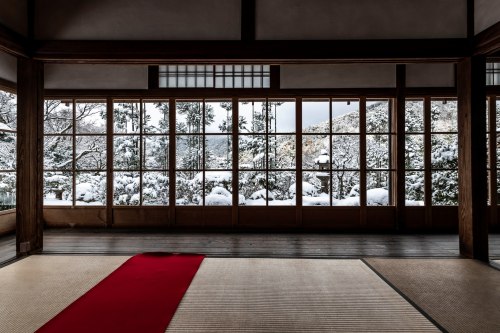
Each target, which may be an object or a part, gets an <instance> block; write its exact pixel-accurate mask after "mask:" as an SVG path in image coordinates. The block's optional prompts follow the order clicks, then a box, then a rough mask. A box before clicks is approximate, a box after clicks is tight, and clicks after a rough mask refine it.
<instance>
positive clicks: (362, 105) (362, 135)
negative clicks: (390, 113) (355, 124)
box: [359, 97, 367, 227]
mask: <svg viewBox="0 0 500 333" xmlns="http://www.w3.org/2000/svg"><path fill="white" fill-rule="evenodd" d="M359 152H360V156H359V169H360V170H359V171H360V175H359V207H360V216H359V217H360V225H361V226H363V227H366V222H367V219H366V200H367V196H366V97H361V98H360V99H359Z"/></svg>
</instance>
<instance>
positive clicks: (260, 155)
mask: <svg viewBox="0 0 500 333" xmlns="http://www.w3.org/2000/svg"><path fill="white" fill-rule="evenodd" d="M239 157H240V159H239V168H240V169H265V168H266V158H267V156H266V137H265V136H264V135H240V136H239Z"/></svg>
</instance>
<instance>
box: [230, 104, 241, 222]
mask: <svg viewBox="0 0 500 333" xmlns="http://www.w3.org/2000/svg"><path fill="white" fill-rule="evenodd" d="M231 101H232V103H233V118H232V127H233V129H232V135H231V139H232V141H233V151H232V158H233V170H232V174H233V179H232V182H231V186H232V188H233V196H232V199H233V209H232V212H231V213H232V216H231V225H232V227H235V226H236V225H237V224H238V205H239V192H240V191H239V185H238V184H239V174H238V167H239V151H240V149H239V141H238V132H239V128H238V123H239V118H240V105H239V101H238V98H237V97H233V98H232V100H231Z"/></svg>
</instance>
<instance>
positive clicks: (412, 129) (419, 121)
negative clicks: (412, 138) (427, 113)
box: [405, 100, 424, 133]
mask: <svg viewBox="0 0 500 333" xmlns="http://www.w3.org/2000/svg"><path fill="white" fill-rule="evenodd" d="M405 131H406V133H423V132H424V101H423V100H407V101H406V103H405Z"/></svg>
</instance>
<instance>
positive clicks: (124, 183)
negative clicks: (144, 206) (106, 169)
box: [113, 172, 140, 206]
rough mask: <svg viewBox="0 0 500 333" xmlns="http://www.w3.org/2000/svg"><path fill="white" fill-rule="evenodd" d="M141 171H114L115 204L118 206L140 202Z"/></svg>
mask: <svg viewBox="0 0 500 333" xmlns="http://www.w3.org/2000/svg"><path fill="white" fill-rule="evenodd" d="M139 189H140V176H139V172H115V173H113V204H114V205H117V206H138V205H139V204H140V194H139Z"/></svg>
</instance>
